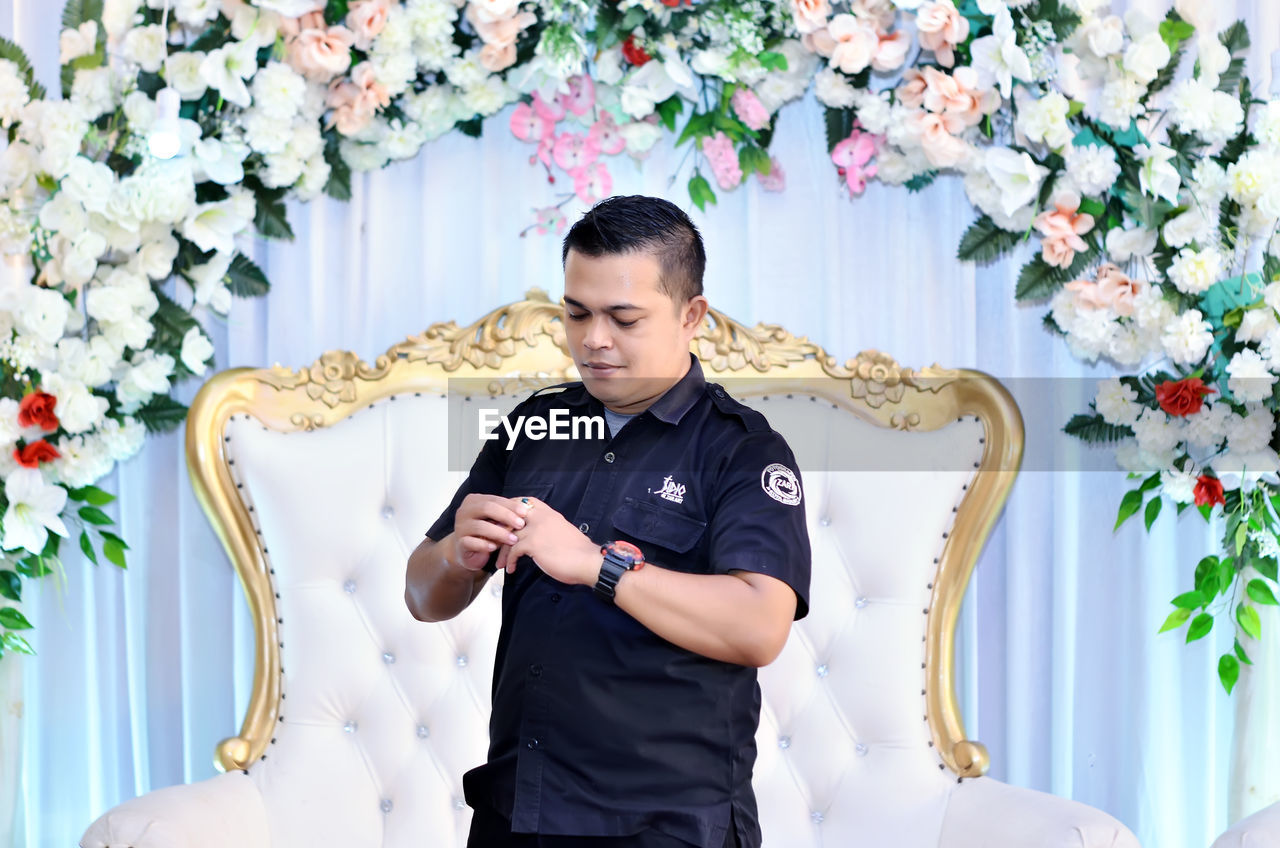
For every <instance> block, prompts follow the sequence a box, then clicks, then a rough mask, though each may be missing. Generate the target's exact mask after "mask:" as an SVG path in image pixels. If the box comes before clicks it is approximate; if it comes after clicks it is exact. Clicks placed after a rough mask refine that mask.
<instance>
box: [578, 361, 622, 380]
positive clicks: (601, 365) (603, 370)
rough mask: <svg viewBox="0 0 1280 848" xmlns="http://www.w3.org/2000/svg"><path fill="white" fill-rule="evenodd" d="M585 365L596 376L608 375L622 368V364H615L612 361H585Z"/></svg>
mask: <svg viewBox="0 0 1280 848" xmlns="http://www.w3.org/2000/svg"><path fill="white" fill-rule="evenodd" d="M583 366H584V367H585V368H586V369H587V370H588V371H589V372H591V374H592V375H594V376H596V377H605V376H608V375H609V374H613V373H615V372H616V371H618V370H619V369H620V368H622V366H621V365H614V364H612V363H610V362H585V363H583Z"/></svg>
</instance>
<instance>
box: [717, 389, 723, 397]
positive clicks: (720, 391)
mask: <svg viewBox="0 0 1280 848" xmlns="http://www.w3.org/2000/svg"><path fill="white" fill-rule="evenodd" d="M716 397H718V398H722V397H724V389H716Z"/></svg>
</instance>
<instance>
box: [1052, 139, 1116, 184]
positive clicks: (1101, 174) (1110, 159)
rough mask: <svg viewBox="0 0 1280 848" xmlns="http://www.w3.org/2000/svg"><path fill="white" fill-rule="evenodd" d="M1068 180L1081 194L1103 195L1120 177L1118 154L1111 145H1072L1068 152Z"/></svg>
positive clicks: (1066, 156)
mask: <svg viewBox="0 0 1280 848" xmlns="http://www.w3.org/2000/svg"><path fill="white" fill-rule="evenodd" d="M1065 158H1066V165H1067V178H1068V179H1069V180H1070V181H1071V183H1072V184H1073V185H1074V186H1075V187H1076V188H1077V189H1079V192H1080V194H1083V195H1094V194H1102V193H1103V192H1105V191H1107V190H1108V189H1110V188H1111V186H1113V185H1114V184H1115V181H1116V178H1117V177H1119V176H1120V165H1119V163H1117V162H1116V152H1115V150H1114V148H1112V147H1111V146H1109V145H1101V146H1099V145H1094V144H1085V145H1080V146H1076V145H1072V146H1071V147H1068V148H1067V150H1066V155H1065Z"/></svg>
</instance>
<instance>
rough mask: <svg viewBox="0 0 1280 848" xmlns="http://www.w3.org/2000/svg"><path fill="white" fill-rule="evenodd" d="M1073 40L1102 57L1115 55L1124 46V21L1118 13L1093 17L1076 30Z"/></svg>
mask: <svg viewBox="0 0 1280 848" xmlns="http://www.w3.org/2000/svg"><path fill="white" fill-rule="evenodd" d="M1072 41H1073V42H1075V43H1077V44H1082V45H1084V46H1085V47H1087V48H1088V50H1089V52H1091V53H1093V55H1095V56H1097V57H1098V58H1100V59H1102V58H1105V57H1107V56H1111V55H1114V54H1116V53H1119V52H1120V50H1121V48H1122V47H1124V21H1122V20H1120V18H1119V17H1118V16H1117V15H1108V16H1107V17H1105V18H1091V19H1090V20H1087V21H1085V22H1084V23H1083V24H1081V26H1080V28H1079V29H1077V30H1076V31H1075V34H1074V35H1073V36H1072Z"/></svg>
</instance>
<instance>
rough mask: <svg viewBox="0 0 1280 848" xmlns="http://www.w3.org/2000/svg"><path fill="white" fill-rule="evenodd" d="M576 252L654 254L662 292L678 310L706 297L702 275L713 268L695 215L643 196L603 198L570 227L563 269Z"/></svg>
mask: <svg viewBox="0 0 1280 848" xmlns="http://www.w3.org/2000/svg"><path fill="white" fill-rule="evenodd" d="M570 250H576V251H578V252H579V253H581V254H582V255H583V256H590V257H593V258H595V257H600V256H615V255H619V254H626V253H640V252H646V253H652V254H653V255H654V256H655V257H656V258H657V260H658V265H659V266H660V267H661V269H662V277H661V278H660V279H659V281H658V288H659V289H661V291H662V293H663V294H666V295H667V296H669V297H670V298H671V299H672V300H674V301H675V302H676V305H677V306H679V305H683V304H684V303H686V302H688V300H689V298H691V297H696V296H698V295H700V294H702V274H703V272H704V271H705V270H706V268H707V252H706V250H705V249H704V248H703V246H702V236H701V234H699V233H698V228H697V227H695V226H694V225H693V221H691V220H689V216H688V215H686V214H685V213H684V211H683V210H682V209H681V208H680V207H679V206H676V205H675V204H674V203H672V202H670V201H669V200H663V199H662V198H660V197H646V196H644V195H639V194H634V195H624V196H620V197H607V198H605V199H604V200H601V201H600V202H599V203H597V204H596V205H595V206H592V207H591V208H590V209H588V210H587V212H586V214H584V215H583V216H582V217H581V218H579V219H578V222H577V223H575V224H574V225H573V226H572V227H570V228H569V232H568V234H567V235H565V237H564V247H563V249H562V250H561V252H560V262H561V265H563V264H564V263H565V262H566V261H567V260H568V258H569V251H570Z"/></svg>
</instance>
